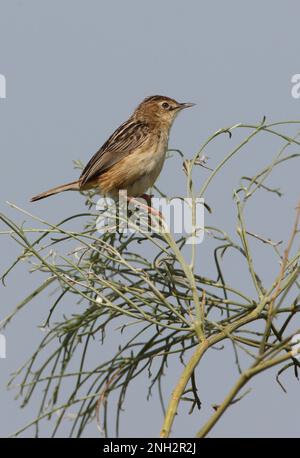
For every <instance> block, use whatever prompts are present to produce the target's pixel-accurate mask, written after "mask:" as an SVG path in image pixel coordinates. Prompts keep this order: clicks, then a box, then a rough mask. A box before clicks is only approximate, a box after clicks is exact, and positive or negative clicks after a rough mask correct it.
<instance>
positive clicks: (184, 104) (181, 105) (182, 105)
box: [179, 103, 196, 110]
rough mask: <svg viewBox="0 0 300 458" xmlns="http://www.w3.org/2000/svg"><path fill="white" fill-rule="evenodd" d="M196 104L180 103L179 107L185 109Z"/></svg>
mask: <svg viewBox="0 0 300 458" xmlns="http://www.w3.org/2000/svg"><path fill="white" fill-rule="evenodd" d="M195 105H196V104H195V103H180V104H179V108H180V109H181V110H183V109H184V108H190V107H194V106H195Z"/></svg>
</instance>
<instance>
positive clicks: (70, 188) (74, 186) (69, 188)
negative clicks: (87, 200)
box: [30, 180, 80, 202]
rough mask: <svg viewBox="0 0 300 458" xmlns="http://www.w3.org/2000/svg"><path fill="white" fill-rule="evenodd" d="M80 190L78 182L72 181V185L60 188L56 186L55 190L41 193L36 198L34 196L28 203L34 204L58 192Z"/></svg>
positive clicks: (68, 184)
mask: <svg viewBox="0 0 300 458" xmlns="http://www.w3.org/2000/svg"><path fill="white" fill-rule="evenodd" d="M79 189H80V181H79V180H77V181H73V182H72V183H67V184H62V185H61V186H57V187H56V188H52V189H49V191H45V192H41V194H38V195H37V196H34V197H32V198H31V199H30V202H35V201H36V200H40V199H45V198H46V197H50V196H53V195H54V194H58V193H59V192H63V191H79Z"/></svg>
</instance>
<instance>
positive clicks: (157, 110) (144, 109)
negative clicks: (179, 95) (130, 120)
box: [134, 95, 195, 127]
mask: <svg viewBox="0 0 300 458" xmlns="http://www.w3.org/2000/svg"><path fill="white" fill-rule="evenodd" d="M194 105H195V104H194V103H179V102H176V100H174V99H171V98H170V97H165V96H162V95H153V96H151V97H147V98H146V99H144V100H143V101H142V103H140V105H139V106H138V107H137V109H136V110H135V112H134V116H135V117H136V118H138V119H141V120H145V121H148V122H149V121H150V122H151V121H152V122H154V123H161V124H162V125H166V126H168V127H170V126H171V125H172V123H173V121H174V119H175V118H176V116H177V114H178V113H179V112H180V111H181V110H183V109H184V108H189V107H193V106H194Z"/></svg>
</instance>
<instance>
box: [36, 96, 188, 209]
mask: <svg viewBox="0 0 300 458" xmlns="http://www.w3.org/2000/svg"><path fill="white" fill-rule="evenodd" d="M192 106H194V104H193V103H178V102H176V100H174V99H171V98H169V97H164V96H161V95H154V96H152V97H147V98H146V99H145V100H143V102H142V103H141V104H140V105H139V106H138V107H137V108H136V110H135V111H134V113H133V114H132V116H131V117H130V118H129V119H128V121H126V122H125V123H124V124H122V125H121V126H120V127H119V128H118V129H117V130H116V131H115V132H114V133H113V134H112V135H111V137H109V139H108V140H107V141H106V142H105V143H104V145H103V146H102V147H101V148H100V149H99V151H97V153H96V154H95V155H94V156H93V157H92V159H91V160H90V161H89V163H88V164H87V165H86V167H85V168H84V170H83V172H82V174H81V176H80V178H79V180H77V181H73V182H72V183H67V184H64V185H61V186H57V187H56V188H53V189H49V191H46V192H42V193H41V194H38V195H37V196H34V197H32V199H31V202H34V201H36V200H40V199H44V198H45V197H49V196H52V195H54V194H57V193H59V192H63V191H85V190H88V189H97V191H98V192H99V193H100V194H102V195H105V196H109V197H113V198H116V197H118V193H119V191H120V190H126V191H127V195H128V196H130V197H139V196H141V195H143V194H144V193H145V192H146V191H147V189H148V188H151V187H152V186H153V184H154V183H155V181H156V179H157V177H158V176H159V174H160V172H161V169H162V166H163V164H164V161H165V157H166V152H167V149H168V139H169V132H170V128H171V126H172V124H173V121H174V119H175V118H176V116H177V114H178V113H179V111H181V110H182V109H183V108H188V107H192Z"/></svg>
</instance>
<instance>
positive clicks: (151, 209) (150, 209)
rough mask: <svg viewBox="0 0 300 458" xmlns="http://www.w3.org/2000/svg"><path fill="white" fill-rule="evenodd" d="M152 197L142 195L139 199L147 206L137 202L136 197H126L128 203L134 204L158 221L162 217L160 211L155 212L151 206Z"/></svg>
mask: <svg viewBox="0 0 300 458" xmlns="http://www.w3.org/2000/svg"><path fill="white" fill-rule="evenodd" d="M152 197H153V195H150V194H142V195H141V196H140V198H142V199H144V200H145V201H146V202H147V204H148V205H145V204H143V203H142V202H140V201H139V200H138V197H137V198H136V197H127V200H128V202H136V203H137V204H138V206H139V207H140V208H144V209H145V210H147V212H149V213H151V214H152V215H154V216H157V217H158V218H160V219H163V215H162V214H161V212H160V211H158V210H156V209H155V208H153V207H152V206H151V199H152Z"/></svg>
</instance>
